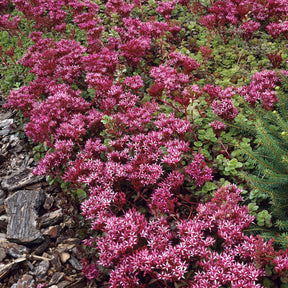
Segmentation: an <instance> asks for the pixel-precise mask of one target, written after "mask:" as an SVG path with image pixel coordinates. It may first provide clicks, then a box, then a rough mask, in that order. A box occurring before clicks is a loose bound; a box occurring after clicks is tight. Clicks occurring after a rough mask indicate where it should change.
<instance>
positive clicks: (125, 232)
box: [91, 185, 280, 288]
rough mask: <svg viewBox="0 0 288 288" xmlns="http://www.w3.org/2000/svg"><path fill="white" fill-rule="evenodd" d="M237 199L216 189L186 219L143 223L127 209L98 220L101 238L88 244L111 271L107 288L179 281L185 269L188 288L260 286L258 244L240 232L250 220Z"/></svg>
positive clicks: (234, 191)
mask: <svg viewBox="0 0 288 288" xmlns="http://www.w3.org/2000/svg"><path fill="white" fill-rule="evenodd" d="M240 194H241V191H240V190H239V189H238V188H237V187H236V186H234V185H232V186H228V187H226V188H220V189H218V190H217V191H216V192H215V194H214V198H213V199H212V200H211V201H209V202H208V203H206V204H201V205H199V206H198V208H197V214H196V215H195V216H193V218H192V219H187V220H178V221H176V222H175V221H172V222H171V221H168V220H167V219H165V218H164V217H159V218H154V219H151V220H150V221H147V220H146V219H145V217H144V216H143V215H142V214H140V213H139V212H137V211H135V210H133V209H132V210H129V211H128V212H126V213H125V215H123V216H122V217H110V218H108V219H105V222H104V219H103V228H102V229H103V231H105V236H104V237H103V238H98V239H95V240H94V241H95V242H96V243H97V247H98V249H99V250H98V251H99V253H100V258H99V264H101V265H102V266H105V267H107V268H108V267H109V268H110V269H112V270H111V274H110V275H111V277H110V285H111V287H132V286H135V285H137V286H138V285H139V287H141V280H140V279H141V277H142V276H144V277H148V278H149V279H158V280H162V281H168V283H169V282H175V281H179V280H181V279H183V278H184V275H185V273H186V272H187V271H188V267H194V268H193V270H192V271H193V273H192V274H191V279H190V284H189V285H188V286H189V287H195V288H196V287H207V288H210V287H223V285H228V286H233V287H239V288H240V287H247V288H248V287H249V288H252V287H255V288H256V287H257V288H260V287H262V286H261V285H260V284H259V283H258V284H257V282H258V281H259V280H260V278H261V277H262V276H263V275H264V274H265V272H264V269H263V268H260V267H258V266H257V263H256V262H255V258H256V254H255V251H256V250H257V249H258V248H257V245H258V244H259V243H258V242H257V239H256V238H254V237H252V236H250V237H248V236H246V235H245V234H244V233H243V229H245V228H247V227H248V226H249V225H250V224H251V222H252V221H253V219H254V218H253V216H250V215H249V213H248V208H247V207H241V206H239V205H238V202H239V201H240V200H241V197H240ZM172 226H174V227H175V228H174V229H173V230H171V227H172ZM217 239H221V241H222V244H221V250H222V251H221V252H217V251H214V248H213V246H214V245H215V243H216V241H217ZM175 240H177V241H175ZM91 241H92V242H93V240H91ZM264 247H266V246H264ZM265 249H269V246H267V248H265ZM263 252H264V251H263ZM279 262H280V260H279ZM120 283H121V284H120ZM187 284H188V283H187Z"/></svg>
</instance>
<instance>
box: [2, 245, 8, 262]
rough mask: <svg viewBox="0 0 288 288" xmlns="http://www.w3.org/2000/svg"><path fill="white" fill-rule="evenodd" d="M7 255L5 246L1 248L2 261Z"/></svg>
mask: <svg viewBox="0 0 288 288" xmlns="http://www.w3.org/2000/svg"><path fill="white" fill-rule="evenodd" d="M6 256H7V253H6V251H5V249H4V248H0V262H2V261H3V260H4V259H5V258H6Z"/></svg>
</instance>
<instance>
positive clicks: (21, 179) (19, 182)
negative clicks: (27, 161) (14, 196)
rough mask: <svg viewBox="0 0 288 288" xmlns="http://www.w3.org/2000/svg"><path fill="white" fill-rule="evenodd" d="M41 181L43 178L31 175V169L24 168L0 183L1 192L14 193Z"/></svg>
mask: <svg viewBox="0 0 288 288" xmlns="http://www.w3.org/2000/svg"><path fill="white" fill-rule="evenodd" d="M42 179H43V176H35V175H33V173H32V169H28V168H24V169H21V170H19V171H17V172H15V173H13V174H11V175H10V176H8V177H6V179H4V180H3V181H2V182H1V186H2V189H3V190H8V191H15V190H18V189H21V188H23V187H25V186H28V185H31V184H35V183H37V182H40V181H41V180H42Z"/></svg>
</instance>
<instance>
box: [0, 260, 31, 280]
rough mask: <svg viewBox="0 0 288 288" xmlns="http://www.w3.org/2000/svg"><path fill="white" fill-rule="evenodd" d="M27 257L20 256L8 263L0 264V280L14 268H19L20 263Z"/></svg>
mask: <svg viewBox="0 0 288 288" xmlns="http://www.w3.org/2000/svg"><path fill="white" fill-rule="evenodd" d="M25 260H26V258H18V259H15V260H14V261H13V262H11V263H8V264H0V280H2V279H4V278H5V277H6V276H7V275H8V274H9V273H10V272H11V271H12V270H14V269H15V268H17V266H18V264H19V263H21V262H23V261H25Z"/></svg>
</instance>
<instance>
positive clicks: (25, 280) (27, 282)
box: [11, 274, 36, 288]
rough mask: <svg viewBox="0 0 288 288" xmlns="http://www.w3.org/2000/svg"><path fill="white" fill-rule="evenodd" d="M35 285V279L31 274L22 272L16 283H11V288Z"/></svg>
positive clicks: (30, 287) (26, 287)
mask: <svg viewBox="0 0 288 288" xmlns="http://www.w3.org/2000/svg"><path fill="white" fill-rule="evenodd" d="M34 287H36V284H35V280H34V278H33V276H31V275H29V274H24V275H23V276H22V278H21V279H19V280H18V282H17V283H15V284H13V285H12V286H11V288H34Z"/></svg>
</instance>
